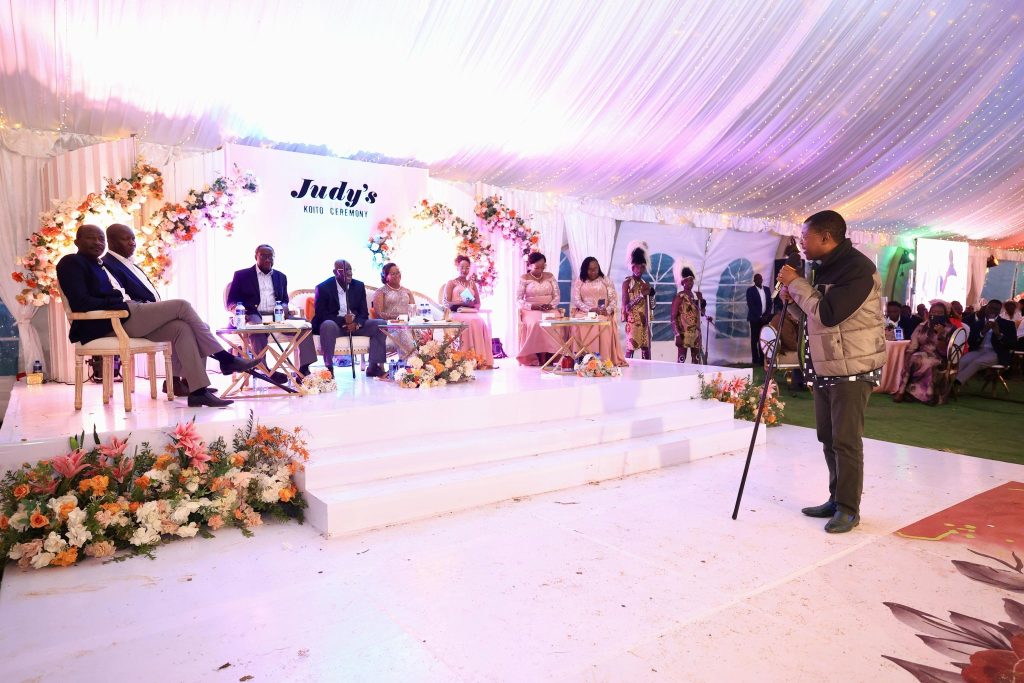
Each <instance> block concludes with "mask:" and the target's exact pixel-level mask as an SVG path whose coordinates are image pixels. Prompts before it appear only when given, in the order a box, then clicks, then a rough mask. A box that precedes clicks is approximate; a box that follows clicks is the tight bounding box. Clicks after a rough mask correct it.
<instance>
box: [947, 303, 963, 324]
mask: <svg viewBox="0 0 1024 683" xmlns="http://www.w3.org/2000/svg"><path fill="white" fill-rule="evenodd" d="M949 322H951V323H953V325H954V326H955V327H964V305H963V304H962V303H960V302H959V301H951V302H949Z"/></svg>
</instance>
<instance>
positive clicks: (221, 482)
mask: <svg viewBox="0 0 1024 683" xmlns="http://www.w3.org/2000/svg"><path fill="white" fill-rule="evenodd" d="M227 485H228V482H227V480H226V479H225V478H224V477H216V478H214V480H213V481H212V482H210V490H211V491H220V490H221V489H223V488H227Z"/></svg>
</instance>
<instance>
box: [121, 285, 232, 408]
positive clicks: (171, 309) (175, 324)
mask: <svg viewBox="0 0 1024 683" xmlns="http://www.w3.org/2000/svg"><path fill="white" fill-rule="evenodd" d="M128 312H129V313H131V317H130V318H128V319H127V320H125V321H123V322H122V324H123V325H124V331H125V332H127V333H128V336H130V337H142V338H145V339H149V340H150V341H169V342H171V345H172V346H171V349H172V354H171V362H172V366H173V368H174V375H175V377H183V378H184V379H185V381H186V382H188V388H189V389H190V390H191V391H195V390H197V389H203V388H205V387H208V386H210V377H209V376H208V375H207V374H206V357H207V356H212V355H213V354H215V353H217V352H218V351H223V350H224V347H223V346H221V345H220V342H218V341H217V338H216V337H214V336H213V333H212V332H210V327H209V325H207V324H206V323H205V322H203V321H202V320H200V319H199V315H198V314H197V313H196V311H195V309H194V308H192V304H190V303H189V302H187V301H185V300H183V299H169V300H167V301H155V302H152V303H139V302H137V301H129V302H128Z"/></svg>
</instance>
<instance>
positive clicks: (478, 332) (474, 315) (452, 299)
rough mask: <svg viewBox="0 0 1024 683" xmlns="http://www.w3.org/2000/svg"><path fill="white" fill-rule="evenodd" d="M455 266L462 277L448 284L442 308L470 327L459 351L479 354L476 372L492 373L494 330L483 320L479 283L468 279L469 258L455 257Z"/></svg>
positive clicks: (445, 287)
mask: <svg viewBox="0 0 1024 683" xmlns="http://www.w3.org/2000/svg"><path fill="white" fill-rule="evenodd" d="M455 267H456V268H457V269H458V271H459V276H458V277H457V278H455V279H454V280H449V281H448V282H447V284H445V286H444V290H443V291H444V296H443V297H442V299H443V300H442V301H441V305H442V306H444V307H445V308H447V309H449V310H451V311H452V314H451V319H452V320H457V321H459V322H463V323H466V325H468V327H466V329H465V330H464V331H463V332H462V336H461V337H460V338H459V344H460V346H459V348H460V350H462V351H472V352H473V353H475V354H476V355H477V357H478V362H477V366H476V369H477V370H493V369H494V354H493V353H492V352H491V330H490V329H488V327H487V323H485V322H484V321H483V318H481V317H480V291H479V290H478V289H477V287H476V282H475V281H474V280H472V279H470V277H469V269H470V262H469V257H468V256H463V255H461V254H460V255H458V256H456V257H455Z"/></svg>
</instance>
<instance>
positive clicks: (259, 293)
mask: <svg viewBox="0 0 1024 683" xmlns="http://www.w3.org/2000/svg"><path fill="white" fill-rule="evenodd" d="M278 301H280V302H281V305H282V306H284V307H285V310H287V309H288V277H287V276H286V275H285V274H284V273H282V272H281V271H279V270H274V248H273V247H272V246H270V245H269V244H261V245H259V246H258V247H256V265H255V266H253V267H251V268H243V269H242V270H236V271H235V274H234V276H233V277H232V278H231V286H230V287H228V300H227V304H228V308H229V309H233V308H234V307H235V304H236V303H241V304H242V305H243V306H245V318H246V320H247V321H248V322H250V323H257V324H258V323H260V322H261V321H262V319H263V316H265V315H273V314H274V306H275V304H276V303H277V302H278ZM252 345H253V349H254V350H255V351H256V352H257V353H258V352H259V351H262V350H263V347H265V346H266V345H267V335H265V334H254V335H252ZM314 362H316V347H315V346H314V344H313V337H312V336H308V337H306V339H305V340H304V341H303V342H302V343H301V344H299V372H301V373H302V374H303V375H308V374H309V366H310V365H312V364H313V363H314ZM274 375H277V376H276V377H273V379H274V381H277V382H283V381H285V380H286V379H287V378H286V377H284V375H283V374H282V373H279V372H275V373H274Z"/></svg>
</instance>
